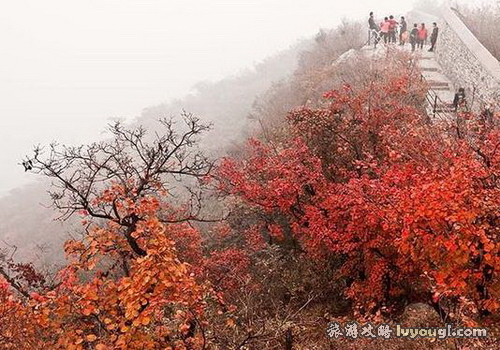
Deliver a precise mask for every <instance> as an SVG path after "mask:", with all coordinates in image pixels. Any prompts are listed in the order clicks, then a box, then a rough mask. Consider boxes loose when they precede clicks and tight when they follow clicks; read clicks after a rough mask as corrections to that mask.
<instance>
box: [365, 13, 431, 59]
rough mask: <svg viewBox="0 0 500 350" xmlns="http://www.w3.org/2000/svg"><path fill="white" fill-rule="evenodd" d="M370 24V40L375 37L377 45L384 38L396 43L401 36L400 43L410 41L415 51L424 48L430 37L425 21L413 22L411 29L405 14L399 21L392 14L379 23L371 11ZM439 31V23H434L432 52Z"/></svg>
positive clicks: (385, 41) (386, 40)
mask: <svg viewBox="0 0 500 350" xmlns="http://www.w3.org/2000/svg"><path fill="white" fill-rule="evenodd" d="M368 25H369V28H370V32H369V33H370V34H369V35H370V37H369V41H370V40H371V38H373V42H374V45H375V47H376V46H377V44H378V43H379V42H380V41H381V40H383V41H384V43H385V44H388V43H396V42H397V38H398V36H399V45H401V46H404V45H405V44H406V42H408V41H409V42H410V44H411V49H412V51H415V48H420V49H423V48H424V44H426V43H427V39H428V37H429V32H428V30H427V28H426V26H425V23H421V24H420V25H418V24H417V23H415V24H413V28H412V29H411V30H409V29H408V23H407V22H406V19H405V18H404V16H402V17H401V19H400V21H399V22H398V21H396V20H395V19H394V16H392V15H391V16H389V17H385V18H384V20H383V21H382V22H381V23H380V24H377V23H376V22H375V18H374V15H373V12H370V18H369V19H368ZM438 32H439V28H438V26H437V23H436V22H434V23H432V33H431V35H430V41H431V47H430V49H429V51H431V52H432V51H434V48H435V46H436V41H437V37H438ZM398 34H399V35H398Z"/></svg>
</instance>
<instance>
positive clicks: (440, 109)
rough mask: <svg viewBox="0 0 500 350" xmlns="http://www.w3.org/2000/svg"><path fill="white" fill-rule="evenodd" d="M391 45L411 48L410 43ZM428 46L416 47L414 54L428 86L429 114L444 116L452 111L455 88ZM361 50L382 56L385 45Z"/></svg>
mask: <svg viewBox="0 0 500 350" xmlns="http://www.w3.org/2000/svg"><path fill="white" fill-rule="evenodd" d="M393 47H396V48H398V49H401V50H405V51H408V52H409V51H410V50H411V45H409V44H406V45H405V46H403V47H401V46H399V45H394V46H393ZM429 47H430V46H429V45H425V46H424V48H423V50H419V49H417V50H416V51H415V53H414V55H415V58H416V59H417V64H418V66H419V67H420V69H421V71H422V76H423V77H424V78H425V80H426V81H427V82H428V83H429V86H430V89H429V93H428V96H427V99H428V102H429V106H428V110H429V115H434V114H440V115H441V116H443V115H444V116H446V114H448V113H451V112H453V107H452V106H453V98H454V96H455V88H454V86H453V83H452V82H451V80H450V79H448V77H447V76H446V75H445V74H444V73H443V69H442V67H441V65H440V64H439V63H438V62H437V61H436V59H435V56H434V52H428V51H427V50H428V49H429ZM361 51H362V52H364V53H365V54H367V55H371V56H379V57H383V55H384V52H385V46H384V45H383V44H379V45H378V46H377V48H376V49H374V48H373V46H372V45H370V46H364V47H363V48H362V49H361ZM436 97H437V98H436ZM435 101H437V103H436V104H435V103H434V102H435ZM434 104H435V105H434ZM434 108H435V110H434Z"/></svg>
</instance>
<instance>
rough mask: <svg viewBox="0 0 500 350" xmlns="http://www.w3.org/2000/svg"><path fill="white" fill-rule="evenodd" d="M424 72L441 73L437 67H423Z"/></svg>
mask: <svg viewBox="0 0 500 350" xmlns="http://www.w3.org/2000/svg"><path fill="white" fill-rule="evenodd" d="M420 69H421V70H422V72H439V71H440V70H439V68H437V67H421V68H420Z"/></svg>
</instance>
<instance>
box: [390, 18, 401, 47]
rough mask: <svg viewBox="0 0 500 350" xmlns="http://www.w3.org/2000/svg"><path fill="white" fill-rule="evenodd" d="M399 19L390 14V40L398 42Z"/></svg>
mask: <svg viewBox="0 0 500 350" xmlns="http://www.w3.org/2000/svg"><path fill="white" fill-rule="evenodd" d="M398 24H399V23H398V21H396V20H395V19H394V16H393V15H390V16H389V42H390V43H395V42H396V28H397V27H398Z"/></svg>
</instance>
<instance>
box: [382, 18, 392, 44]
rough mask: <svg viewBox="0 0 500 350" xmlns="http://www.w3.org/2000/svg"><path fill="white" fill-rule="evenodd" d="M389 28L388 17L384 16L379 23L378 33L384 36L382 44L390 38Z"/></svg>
mask: <svg viewBox="0 0 500 350" xmlns="http://www.w3.org/2000/svg"><path fill="white" fill-rule="evenodd" d="M389 28H390V22H389V18H387V17H385V18H384V20H383V22H382V23H380V34H381V35H382V37H383V38H384V44H387V41H388V39H390V38H389Z"/></svg>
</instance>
